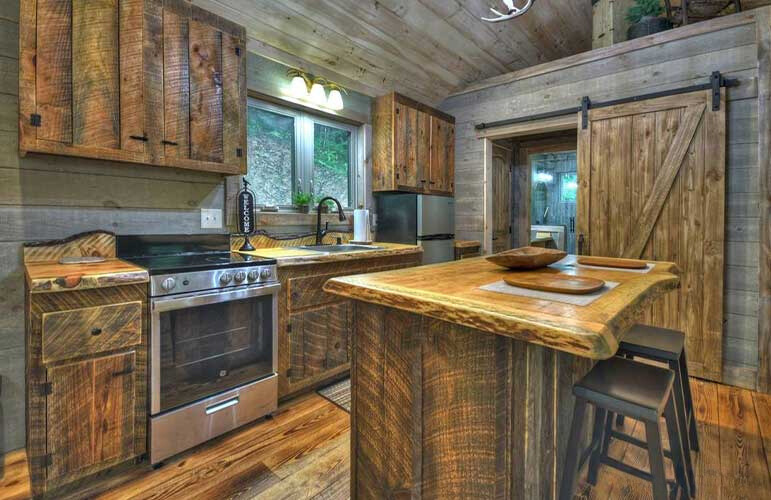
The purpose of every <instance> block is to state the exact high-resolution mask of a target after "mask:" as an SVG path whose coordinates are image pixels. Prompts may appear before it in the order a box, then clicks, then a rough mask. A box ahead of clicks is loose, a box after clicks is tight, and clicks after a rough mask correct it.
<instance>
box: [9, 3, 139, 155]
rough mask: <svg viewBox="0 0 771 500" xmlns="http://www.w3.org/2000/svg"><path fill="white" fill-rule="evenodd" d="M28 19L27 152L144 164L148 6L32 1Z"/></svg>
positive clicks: (24, 72)
mask: <svg viewBox="0 0 771 500" xmlns="http://www.w3.org/2000/svg"><path fill="white" fill-rule="evenodd" d="M31 9H36V11H35V12H36V18H35V17H31V16H29V15H26V14H27V13H28V12H31V11H32V10H31ZM22 11H23V12H22V14H24V15H23V16H22V23H23V24H24V26H21V29H22V30H23V31H25V33H23V35H22V39H21V40H20V43H21V48H22V50H21V53H22V58H23V62H22V66H23V67H22V69H21V72H20V89H21V95H20V107H21V109H22V111H21V114H22V117H21V121H22V127H21V148H22V150H25V149H28V150H37V151H43V152H49V153H57V154H67V155H76V156H86V157H96V158H106V159H116V160H124V161H143V160H144V158H145V155H144V149H145V128H144V101H143V98H144V93H143V88H142V85H143V84H142V82H143V50H142V43H143V17H144V15H143V14H144V0H101V1H99V2H93V1H89V0H72V1H60V0H28V1H25V2H22ZM32 19H35V20H36V21H35V25H31V23H32ZM31 37H34V39H32V38H31ZM32 41H34V42H35V45H32V44H31V42H32ZM30 58H32V59H33V64H28V63H29V62H30V61H29V59H30Z"/></svg>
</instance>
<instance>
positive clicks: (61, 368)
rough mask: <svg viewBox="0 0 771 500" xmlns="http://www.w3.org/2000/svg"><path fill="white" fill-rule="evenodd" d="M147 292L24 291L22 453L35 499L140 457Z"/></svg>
mask: <svg viewBox="0 0 771 500" xmlns="http://www.w3.org/2000/svg"><path fill="white" fill-rule="evenodd" d="M146 295H147V291H146V286H145V285H126V286H115V287H109V288H100V289H90V290H82V291H67V292H55V293H29V292H27V456H28V460H29V468H30V480H31V485H32V491H33V493H34V494H35V495H41V494H44V493H50V492H51V491H53V490H56V489H57V488H60V487H62V486H65V485H67V484H69V483H72V482H75V481H77V480H79V479H82V478H84V477H86V476H90V475H91V474H95V473H97V472H100V471H102V470H104V469H107V468H109V467H112V466H114V465H117V464H119V463H121V462H125V461H127V460H130V459H132V458H134V457H139V456H141V455H143V454H144V453H145V451H146V435H147V432H146V425H147V424H146V420H147V415H146V407H147V341H146V339H147V335H146V331H147V315H146V307H147V299H146ZM67 339H69V340H67ZM65 341H66V342H65ZM65 346H69V347H67V348H64V347H65ZM54 353H55V355H54ZM46 354H48V355H47V356H46Z"/></svg>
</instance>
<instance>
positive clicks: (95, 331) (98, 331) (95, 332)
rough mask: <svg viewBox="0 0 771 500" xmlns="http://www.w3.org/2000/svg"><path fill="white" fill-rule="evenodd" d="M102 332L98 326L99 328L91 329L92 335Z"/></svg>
mask: <svg viewBox="0 0 771 500" xmlns="http://www.w3.org/2000/svg"><path fill="white" fill-rule="evenodd" d="M101 333H102V329H101V328H98V327H97V328H92V329H91V335H94V336H96V335H100V334H101Z"/></svg>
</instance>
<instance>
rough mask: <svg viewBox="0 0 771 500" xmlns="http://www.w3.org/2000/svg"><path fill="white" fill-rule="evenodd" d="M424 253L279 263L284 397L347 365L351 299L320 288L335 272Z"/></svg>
mask: <svg viewBox="0 0 771 500" xmlns="http://www.w3.org/2000/svg"><path fill="white" fill-rule="evenodd" d="M421 260H422V253H420V252H417V251H416V252H414V253H408V254H403V255H391V256H389V255H386V256H382V255H381V256H373V257H369V258H367V257H366V256H363V255H362V256H361V257H360V258H356V259H346V258H345V257H342V258H341V261H339V262H336V261H330V262H318V263H308V264H300V265H289V264H282V263H281V262H279V267H278V278H279V281H280V282H281V291H280V292H279V306H278V395H279V398H280V399H287V398H289V397H291V396H294V395H296V394H299V393H301V392H304V391H307V390H311V389H314V388H316V387H320V386H323V385H325V384H327V383H329V382H331V381H333V380H335V379H338V378H341V377H344V376H345V375H346V374H347V373H348V372H349V370H350V366H351V364H350V361H351V356H350V335H351V331H352V329H351V327H352V324H353V307H352V304H351V302H350V301H348V300H344V299H341V298H340V297H337V296H335V295H332V294H329V293H327V292H325V291H324V290H323V287H324V284H325V283H326V282H327V281H328V280H329V279H330V278H334V277H338V276H349V275H352V274H363V273H373V272H378V271H386V270H390V269H399V268H404V267H413V266H418V265H420V264H421Z"/></svg>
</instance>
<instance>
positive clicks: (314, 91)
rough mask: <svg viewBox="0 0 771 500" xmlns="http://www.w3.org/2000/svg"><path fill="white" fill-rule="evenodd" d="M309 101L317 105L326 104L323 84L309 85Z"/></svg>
mask: <svg viewBox="0 0 771 500" xmlns="http://www.w3.org/2000/svg"><path fill="white" fill-rule="evenodd" d="M310 98H311V101H313V103H314V104H318V105H319V106H325V105H326V104H327V93H326V92H324V86H323V85H321V84H320V83H314V84H313V86H312V87H311V95H310Z"/></svg>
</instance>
